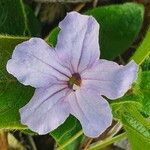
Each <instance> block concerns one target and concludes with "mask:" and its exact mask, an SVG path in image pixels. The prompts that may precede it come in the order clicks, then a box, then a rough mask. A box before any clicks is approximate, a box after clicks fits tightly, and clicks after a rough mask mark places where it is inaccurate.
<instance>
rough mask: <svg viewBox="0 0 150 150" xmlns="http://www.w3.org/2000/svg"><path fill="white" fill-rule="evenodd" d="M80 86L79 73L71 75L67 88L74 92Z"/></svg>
mask: <svg viewBox="0 0 150 150" xmlns="http://www.w3.org/2000/svg"><path fill="white" fill-rule="evenodd" d="M80 85H81V76H80V75H79V73H74V74H72V77H70V78H69V81H68V87H69V88H70V89H73V90H74V91H75V90H77V89H78V88H79V87H80Z"/></svg>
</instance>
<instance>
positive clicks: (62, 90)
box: [19, 85, 69, 134]
mask: <svg viewBox="0 0 150 150" xmlns="http://www.w3.org/2000/svg"><path fill="white" fill-rule="evenodd" d="M68 92H69V90H68V89H67V88H66V86H64V85H53V86H51V87H49V88H40V89H36V91H35V94H34V96H33V97H32V99H31V100H30V102H29V103H28V104H26V105H25V106H24V107H23V108H21V109H20V110H19V111H20V115H21V123H22V124H25V125H27V126H28V127H29V129H31V130H33V131H35V132H37V133H39V134H47V133H49V132H50V131H52V130H54V129H56V128H57V127H58V126H59V125H61V124H62V123H63V122H64V121H65V120H66V118H67V117H68V116H69V107H68V104H67V103H66V102H65V98H66V95H67V93H68Z"/></svg>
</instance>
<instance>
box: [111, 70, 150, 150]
mask: <svg viewBox="0 0 150 150" xmlns="http://www.w3.org/2000/svg"><path fill="white" fill-rule="evenodd" d="M149 75H150V71H145V72H140V73H139V77H138V80H137V81H136V83H135V85H134V86H133V88H132V89H131V90H130V91H129V92H128V93H127V94H126V95H125V96H124V97H122V98H121V99H119V100H118V101H116V102H112V103H111V106H112V110H113V114H114V117H115V118H116V119H119V120H120V121H121V122H122V123H123V126H124V128H125V130H126V131H127V134H128V138H129V141H130V143H131V146H132V150H140V149H141V144H142V145H143V147H142V149H143V150H148V148H149V147H150V120H148V119H147V118H145V117H144V116H146V115H147V116H148V115H150V101H149V98H150V94H149V91H150V78H149ZM141 112H142V114H146V115H144V116H142V114H141Z"/></svg>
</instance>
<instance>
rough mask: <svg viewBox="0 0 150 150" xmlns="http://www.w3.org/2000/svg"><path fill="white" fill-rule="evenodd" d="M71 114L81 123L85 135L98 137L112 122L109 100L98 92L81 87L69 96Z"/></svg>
mask: <svg viewBox="0 0 150 150" xmlns="http://www.w3.org/2000/svg"><path fill="white" fill-rule="evenodd" d="M68 101H69V104H70V107H71V108H70V109H71V114H72V115H74V116H75V117H76V118H77V119H78V120H79V121H80V123H81V125H82V128H83V131H84V133H85V135H87V136H88V137H98V136H99V135H100V134H101V133H103V132H104V131H105V130H106V129H107V128H108V127H109V126H110V125H111V123H112V113H111V109H110V107H109V104H108V102H107V101H106V100H105V99H103V98H102V97H101V96H100V95H99V94H98V93H97V92H95V91H93V90H90V89H80V90H77V91H76V92H72V93H71V94H70V95H69V96H68Z"/></svg>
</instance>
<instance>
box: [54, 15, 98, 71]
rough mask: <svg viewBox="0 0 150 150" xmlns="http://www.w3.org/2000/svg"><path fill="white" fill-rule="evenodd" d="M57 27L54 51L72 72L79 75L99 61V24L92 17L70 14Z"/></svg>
mask: <svg viewBox="0 0 150 150" xmlns="http://www.w3.org/2000/svg"><path fill="white" fill-rule="evenodd" d="M59 27H60V29H61V31H60V33H59V35H58V42H57V45H56V51H57V52H58V55H59V57H60V59H61V60H62V61H63V63H65V65H66V66H67V67H69V68H70V67H72V72H78V73H79V72H81V71H82V70H84V69H86V68H87V67H90V66H91V65H92V64H93V63H94V62H95V61H96V60H97V59H99V56H100V50H99V40H98V38H99V24H98V23H97V21H96V20H95V19H94V18H93V17H91V16H86V15H81V14H79V13H77V12H71V13H68V14H67V16H66V17H65V19H64V20H63V21H62V22H60V24H59Z"/></svg>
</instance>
